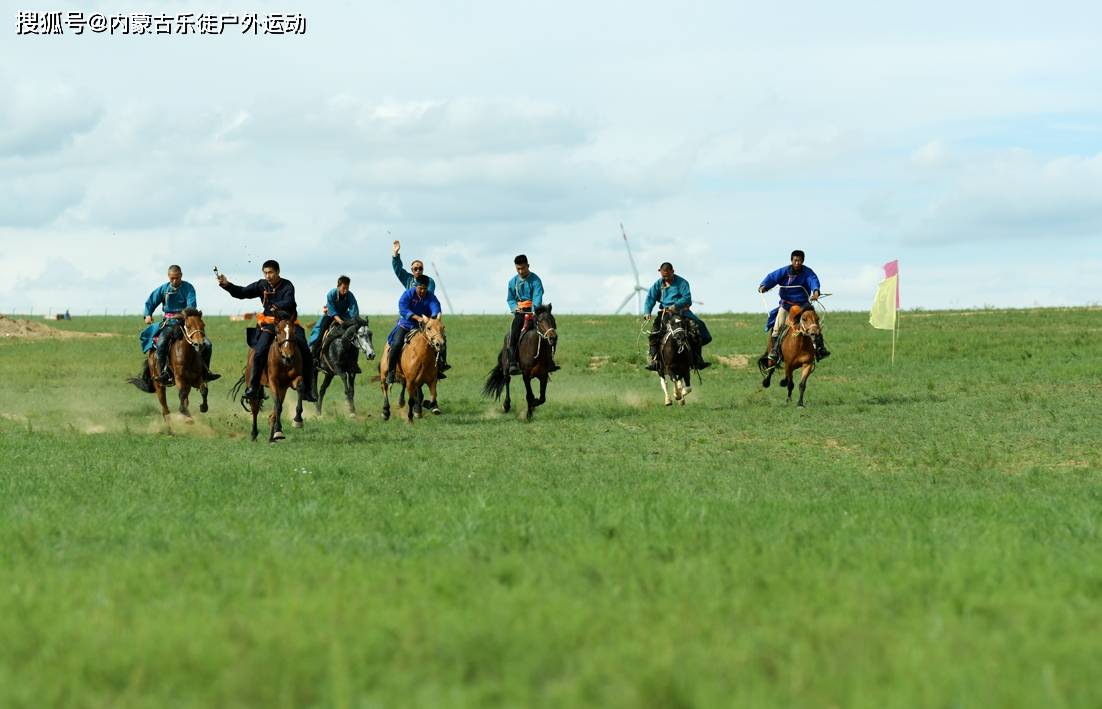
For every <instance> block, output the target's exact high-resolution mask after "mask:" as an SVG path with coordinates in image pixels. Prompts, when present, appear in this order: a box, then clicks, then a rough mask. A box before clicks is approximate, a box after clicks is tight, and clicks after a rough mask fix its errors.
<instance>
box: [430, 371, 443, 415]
mask: <svg viewBox="0 0 1102 709" xmlns="http://www.w3.org/2000/svg"><path fill="white" fill-rule="evenodd" d="M429 395H430V396H431V397H432V399H431V400H430V401H429V411H431V412H432V413H434V414H436V415H437V416H439V415H440V414H442V413H443V412H442V411H441V410H440V405H439V404H437V403H436V380H435V379H433V380H432V381H431V382H429Z"/></svg>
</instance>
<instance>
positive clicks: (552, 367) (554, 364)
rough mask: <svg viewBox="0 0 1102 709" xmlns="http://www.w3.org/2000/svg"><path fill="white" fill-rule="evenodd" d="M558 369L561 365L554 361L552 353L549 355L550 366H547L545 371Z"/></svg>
mask: <svg viewBox="0 0 1102 709" xmlns="http://www.w3.org/2000/svg"><path fill="white" fill-rule="evenodd" d="M560 369H562V367H560V366H559V363H558V362H556V361H555V356H554V355H552V356H551V366H550V367H548V368H547V371H548V372H557V371H559V370H560Z"/></svg>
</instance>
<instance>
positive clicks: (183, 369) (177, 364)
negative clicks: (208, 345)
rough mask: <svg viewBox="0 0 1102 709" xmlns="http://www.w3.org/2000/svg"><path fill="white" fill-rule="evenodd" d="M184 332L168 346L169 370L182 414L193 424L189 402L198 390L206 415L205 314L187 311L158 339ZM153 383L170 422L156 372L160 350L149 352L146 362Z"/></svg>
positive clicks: (165, 398)
mask: <svg viewBox="0 0 1102 709" xmlns="http://www.w3.org/2000/svg"><path fill="white" fill-rule="evenodd" d="M179 329H182V330H183V332H182V333H180V335H181V336H180V337H179V339H177V340H176V341H175V342H173V343H172V344H171V345H169V349H168V366H170V367H172V376H173V377H174V378H175V380H176V389H177V391H178V393H179V395H180V413H181V414H182V415H184V416H186V417H187V419H188V421H189V422H190V420H191V412H190V411H189V410H188V403H189V402H188V399H189V395H190V394H191V390H192V389H193V388H194V389H198V390H199V393H200V394H202V395H203V401H202V403H200V404H199V411H201V412H203V413H206V412H207V382H206V380H205V379H204V378H203V374H204V372H205V369H204V367H203V343H204V341H205V340H206V334H205V331H206V324H205V323H204V322H203V312H202V311H201V310H196V309H195V308H185V309H184V311H183V312H182V313H180V314H179V315H177V316H176V322H175V323H173V324H170V325H165V326H164V327H163V328H161V332H160V334H159V335H158V337H170V336H172V335H175V334H176V333H175V330H179ZM146 368H147V369H148V372H149V375H150V379H151V380H152V381H151V382H150V383H151V384H152V385H153V392H154V393H156V394H157V400H158V401H159V402H160V404H161V416H162V417H164V420H165V422H166V423H167V422H168V399H167V394H168V393H167V391H166V387H165V385H164V384H162V383H161V380H160V378H159V377H158V375H159V374H160V372H159V370H158V369H157V350H156V348H154V349H152V350H150V351H149V355H148V357H147V358H146Z"/></svg>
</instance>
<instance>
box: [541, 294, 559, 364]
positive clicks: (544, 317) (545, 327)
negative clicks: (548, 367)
mask: <svg viewBox="0 0 1102 709" xmlns="http://www.w3.org/2000/svg"><path fill="white" fill-rule="evenodd" d="M535 314H536V332H537V333H538V334H539V336H540V337H542V338H543V339H545V340H547V341H548V342H550V343H551V351H552V352H554V350H555V345H556V344H558V341H559V333H558V331H557V330H556V329H555V328H556V325H555V316H554V315H552V314H551V304H550V303H548V304H547V305H541V306H539V307H538V308H536V313H535Z"/></svg>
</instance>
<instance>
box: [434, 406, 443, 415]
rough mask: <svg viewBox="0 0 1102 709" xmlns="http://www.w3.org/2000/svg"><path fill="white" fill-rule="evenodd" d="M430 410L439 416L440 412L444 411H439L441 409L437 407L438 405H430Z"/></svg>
mask: <svg viewBox="0 0 1102 709" xmlns="http://www.w3.org/2000/svg"><path fill="white" fill-rule="evenodd" d="M431 411H432V413H434V414H436V415H437V416H439V415H440V414H442V413H444V412H443V411H441V410H440V407H439V406H434V407H432V409H431Z"/></svg>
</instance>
